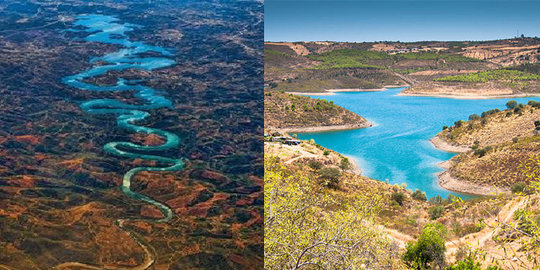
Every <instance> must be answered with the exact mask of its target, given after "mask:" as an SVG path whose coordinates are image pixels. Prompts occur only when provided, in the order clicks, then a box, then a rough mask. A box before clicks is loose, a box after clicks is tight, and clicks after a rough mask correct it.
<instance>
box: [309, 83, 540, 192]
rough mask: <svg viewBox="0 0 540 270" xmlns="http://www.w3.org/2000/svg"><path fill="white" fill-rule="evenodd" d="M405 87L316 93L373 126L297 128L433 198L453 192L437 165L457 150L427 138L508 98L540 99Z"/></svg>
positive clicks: (367, 170)
mask: <svg viewBox="0 0 540 270" xmlns="http://www.w3.org/2000/svg"><path fill="white" fill-rule="evenodd" d="M403 89H405V88H390V89H389V90H386V91H382V92H339V93H336V95H331V96H312V97H313V98H321V99H322V98H324V99H326V100H332V101H334V103H335V104H336V105H339V106H342V107H344V108H346V109H348V110H350V111H353V112H355V113H357V114H359V115H361V116H363V117H365V118H366V119H368V120H369V121H371V122H373V123H374V126H373V127H370V128H364V129H356V130H345V131H328V132H317V133H299V134H298V138H300V139H303V140H307V139H314V140H315V142H316V143H318V144H320V145H322V146H324V147H327V148H330V149H332V150H335V151H337V152H339V153H342V154H344V155H346V156H349V157H351V158H353V159H354V160H355V161H356V162H357V164H358V165H359V166H360V168H361V169H362V174H363V175H365V176H368V177H370V178H374V179H378V180H381V181H386V180H388V182H389V183H390V184H401V183H405V184H407V188H408V189H411V190H415V189H420V190H422V191H424V192H426V195H427V196H428V198H429V197H434V196H436V195H440V196H443V197H446V196H447V195H448V194H454V195H458V196H462V197H468V196H465V195H464V194H458V193H455V192H451V191H448V190H445V189H443V188H442V187H440V186H439V184H438V181H437V176H436V173H438V172H441V171H442V168H440V167H438V166H437V164H438V163H440V162H442V161H446V160H448V159H450V158H451V157H452V156H454V155H455V153H449V152H444V151H440V150H438V149H436V148H435V147H434V146H433V145H432V144H431V143H430V142H429V139H431V138H432V137H434V136H435V135H436V134H437V133H438V132H440V131H441V130H442V127H443V126H445V125H447V126H451V125H453V123H454V122H455V121H458V120H467V119H468V117H469V115H471V114H475V113H476V114H478V115H480V114H481V113H482V112H483V111H488V110H491V109H495V108H499V109H501V110H502V109H505V108H506V106H505V104H506V102H508V101H509V100H515V101H517V102H518V103H520V102H521V103H524V104H526V103H527V102H528V101H529V100H536V101H540V98H538V97H534V98H502V99H476V100H471V99H451V98H439V97H413V96H398V95H397V94H398V93H399V92H401V91H402V90H403Z"/></svg>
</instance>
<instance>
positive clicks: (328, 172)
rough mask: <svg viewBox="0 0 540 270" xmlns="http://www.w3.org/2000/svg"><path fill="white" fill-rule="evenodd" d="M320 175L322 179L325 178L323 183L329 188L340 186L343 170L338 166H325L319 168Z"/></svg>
mask: <svg viewBox="0 0 540 270" xmlns="http://www.w3.org/2000/svg"><path fill="white" fill-rule="evenodd" d="M319 175H320V177H321V180H323V185H325V186H327V187H329V188H338V187H339V184H340V183H339V178H340V177H341V172H340V171H339V169H337V168H323V169H321V170H319Z"/></svg>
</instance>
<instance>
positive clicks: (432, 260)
mask: <svg viewBox="0 0 540 270" xmlns="http://www.w3.org/2000/svg"><path fill="white" fill-rule="evenodd" d="M445 238H446V228H445V227H444V225H442V224H440V223H430V224H427V225H426V226H425V227H424V228H423V229H422V233H421V235H420V237H419V238H418V241H417V242H416V243H414V242H409V243H408V245H407V248H406V251H405V254H404V255H403V260H404V261H405V263H406V264H407V265H408V266H409V267H411V268H413V269H437V268H438V269H443V268H444V267H445V265H446V262H445V255H444V253H445V252H446V246H445Z"/></svg>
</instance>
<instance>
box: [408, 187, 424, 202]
mask: <svg viewBox="0 0 540 270" xmlns="http://www.w3.org/2000/svg"><path fill="white" fill-rule="evenodd" d="M412 197H413V199H415V200H419V201H423V202H425V201H427V196H426V193H425V192H422V191H420V190H419V189H416V190H415V191H414V192H413V193H412Z"/></svg>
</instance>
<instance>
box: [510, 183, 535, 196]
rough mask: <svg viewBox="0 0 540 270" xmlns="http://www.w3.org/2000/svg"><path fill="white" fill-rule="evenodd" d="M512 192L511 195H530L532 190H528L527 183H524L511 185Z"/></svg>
mask: <svg viewBox="0 0 540 270" xmlns="http://www.w3.org/2000/svg"><path fill="white" fill-rule="evenodd" d="M510 190H512V193H516V194H517V193H523V194H530V193H532V190H531V189H529V187H528V185H527V183H525V182H516V183H514V184H512V187H511V188H510Z"/></svg>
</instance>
